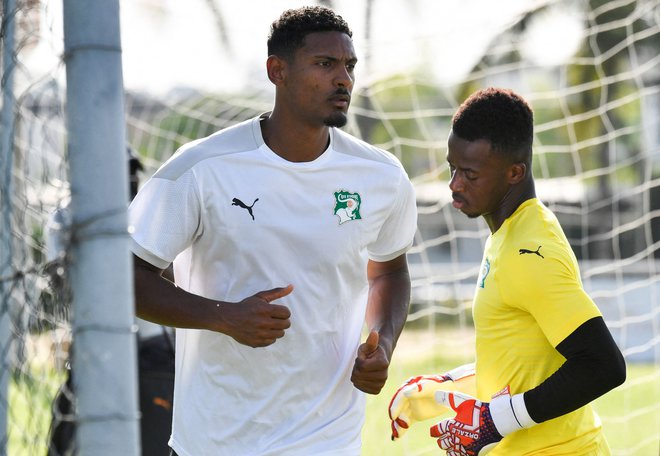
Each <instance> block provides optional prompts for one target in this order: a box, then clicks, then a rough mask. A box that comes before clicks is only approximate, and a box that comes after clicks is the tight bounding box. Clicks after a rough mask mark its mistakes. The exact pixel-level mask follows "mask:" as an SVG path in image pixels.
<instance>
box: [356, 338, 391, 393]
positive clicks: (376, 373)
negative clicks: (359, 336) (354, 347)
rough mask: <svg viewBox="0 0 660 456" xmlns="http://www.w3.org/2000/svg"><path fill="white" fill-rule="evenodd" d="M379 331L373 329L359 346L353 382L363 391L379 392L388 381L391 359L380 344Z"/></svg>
mask: <svg viewBox="0 0 660 456" xmlns="http://www.w3.org/2000/svg"><path fill="white" fill-rule="evenodd" d="M378 339H379V335H378V332H377V331H371V332H370V333H369V336H368V337H367V340H366V341H365V342H364V343H363V344H361V345H360V346H359V347H358V351H357V358H356V359H355V365H354V366H353V374H352V375H351V382H353V385H355V387H356V388H357V389H359V390H361V391H364V392H365V393H369V394H378V393H380V390H381V389H383V386H384V385H385V382H386V381H387V369H388V368H389V366H390V361H389V359H388V358H387V354H386V353H385V349H383V347H381V346H380V345H378Z"/></svg>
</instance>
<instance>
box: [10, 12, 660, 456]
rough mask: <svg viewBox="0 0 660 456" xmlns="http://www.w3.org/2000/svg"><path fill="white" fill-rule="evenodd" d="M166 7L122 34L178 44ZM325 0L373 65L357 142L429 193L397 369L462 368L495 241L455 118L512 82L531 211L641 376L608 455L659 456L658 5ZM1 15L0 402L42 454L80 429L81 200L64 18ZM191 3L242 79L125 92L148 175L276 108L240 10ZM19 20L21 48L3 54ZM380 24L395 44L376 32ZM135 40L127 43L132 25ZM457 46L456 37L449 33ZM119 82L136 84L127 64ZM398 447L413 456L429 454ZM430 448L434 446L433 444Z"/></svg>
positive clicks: (21, 441)
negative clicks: (76, 269)
mask: <svg viewBox="0 0 660 456" xmlns="http://www.w3.org/2000/svg"><path fill="white" fill-rule="evenodd" d="M174 3H175V2H153V1H149V0H139V1H135V2H130V5H129V4H128V3H126V2H123V3H122V8H125V9H126V10H127V12H125V13H123V14H124V15H123V16H122V20H124V21H125V22H124V24H130V23H129V22H128V19H130V16H126V15H129V14H130V15H138V16H139V15H142V16H139V17H140V19H141V20H143V21H146V22H147V23H151V24H152V25H151V26H150V27H147V26H145V28H148V29H149V30H151V31H159V32H160V33H162V34H177V33H181V32H177V30H179V29H178V28H177V27H176V25H177V22H176V21H175V17H176V15H177V14H178V13H179V12H180V11H179V10H178V9H177V8H181V7H180V6H177V5H175V4H174ZM273 3H274V4H276V5H269V6H268V7H264V8H265V9H267V10H269V11H267V12H269V13H271V14H269V16H268V21H270V20H272V18H274V17H276V15H277V14H279V12H280V11H281V10H283V9H284V8H286V7H289V6H298V5H295V4H294V5H291V2H279V3H278V2H273ZM324 3H325V4H328V3H330V4H331V5H332V6H335V7H336V8H337V9H338V10H339V11H340V12H342V13H343V12H344V11H345V14H344V16H345V17H347V19H348V20H349V22H352V23H354V24H355V25H353V27H354V32H355V36H354V39H355V42H356V48H357V49H358V50H359V52H361V53H362V54H361V63H360V65H361V66H362V67H364V68H365V69H363V70H360V71H361V72H360V73H359V74H358V78H359V79H358V81H359V85H358V86H356V89H355V92H354V97H353V101H352V106H351V113H350V122H349V124H348V126H347V127H346V130H347V131H349V132H351V133H353V134H355V135H356V136H358V137H360V138H363V139H365V140H366V141H368V142H370V143H372V144H375V145H377V146H380V147H382V148H384V149H387V150H389V151H391V152H392V153H394V154H395V155H396V156H397V157H398V158H399V159H400V160H401V161H402V163H403V164H404V166H405V168H406V170H407V171H408V173H409V175H410V177H411V179H412V180H413V183H414V184H415V188H416V191H417V195H418V208H419V230H418V232H417V234H416V238H415V244H414V246H413V248H412V250H411V252H410V254H409V261H410V267H411V273H412V278H413V300H412V306H411V312H410V315H409V318H408V325H407V330H406V331H405V332H404V336H402V341H412V342H410V343H411V344H412V347H413V348H410V346H403V345H404V344H400V345H401V346H400V347H399V350H401V351H400V352H397V353H399V354H398V355H397V356H398V357H399V358H405V356H406V355H407V354H410V353H412V352H414V351H415V347H419V346H420V345H423V346H424V347H427V349H428V350H430V351H445V352H452V353H454V354H456V357H457V358H460V359H465V361H466V362H467V361H470V359H469V358H470V357H471V356H472V352H471V350H470V349H469V348H468V347H470V346H471V344H472V342H473V332H472V321H471V315H470V308H471V299H472V296H473V289H474V284H475V281H476V279H477V276H478V272H479V266H480V260H481V253H482V248H483V245H484V243H485V240H486V238H487V236H488V233H489V231H488V228H487V226H486V225H485V223H484V222H483V221H481V220H480V219H478V220H473V219H472V220H471V219H467V218H466V217H464V216H463V215H462V214H460V213H458V212H456V211H455V210H454V209H453V208H452V207H451V202H450V195H449V191H448V190H447V182H448V178H449V175H448V168H447V164H446V161H445V154H446V138H447V135H448V131H449V122H450V120H451V116H452V115H453V113H454V111H455V109H456V108H457V107H458V105H459V104H460V102H461V101H462V100H464V99H465V98H466V97H467V96H468V95H469V94H470V93H472V92H473V91H474V90H476V89H478V88H482V87H486V86H504V87H510V88H513V89H514V90H516V91H517V92H519V93H521V94H522V95H523V96H524V97H525V98H526V99H527V100H528V101H529V102H530V104H531V105H532V107H533V108H534V111H535V132H536V136H535V144H534V153H535V158H534V166H533V172H534V175H535V177H536V180H537V191H538V194H539V197H540V198H541V199H542V200H543V201H544V202H545V203H546V204H547V205H548V206H549V207H550V208H551V209H552V210H553V211H554V212H555V213H556V214H557V216H558V218H559V220H560V222H561V223H562V226H563V227H564V230H565V232H566V234H567V237H568V238H569V241H570V242H571V245H572V247H573V249H574V251H575V253H576V255H577V257H578V260H579V262H580V268H581V272H582V278H583V282H584V284H585V288H586V289H587V291H588V292H589V293H590V295H591V296H592V297H593V299H594V301H595V302H596V303H597V305H598V306H599V308H600V309H601V311H602V312H603V314H604V316H605V319H606V322H607V324H608V326H609V327H610V329H611V330H612V333H613V335H614V336H615V339H616V341H617V343H618V344H619V346H620V348H621V349H622V351H623V353H624V355H625V357H626V360H627V362H628V364H629V370H630V369H632V370H630V372H629V380H628V381H627V382H626V383H625V384H624V385H623V386H622V387H620V388H619V389H617V391H616V392H613V393H610V394H613V395H615V401H614V403H615V405H616V406H611V405H602V406H600V408H599V404H600V403H597V404H596V406H597V409H598V411H599V414H600V416H601V418H602V419H603V423H604V428H605V431H606V434H607V436H608V439H609V440H610V445H611V446H612V450H613V453H614V454H617V455H642V454H649V455H651V454H653V455H654V456H655V455H656V454H657V451H658V446H659V438H658V435H657V429H658V428H660V305H659V304H658V303H660V284H659V280H660V262H659V260H660V55H659V54H658V48H659V45H660V6H659V4H658V2H657V1H656V0H636V1H635V0H614V1H604V0H591V1H586V0H584V1H582V0H581V1H577V2H566V1H561V0H547V1H521V2H511V3H512V4H514V6H515V8H513V9H512V11H509V13H508V15H507V16H506V18H505V19H497V18H496V17H495V16H496V15H495V14H494V12H493V11H491V12H490V14H492V16H493V17H489V10H488V9H487V8H485V4H486V3H488V2H476V1H473V2H469V1H467V0H466V1H465V2H463V3H465V5H464V6H465V8H461V7H460V6H459V4H458V3H457V2H424V1H419V0H418V1H415V2H405V1H403V0H401V1H398V0H397V1H394V2H391V5H390V6H389V7H388V9H386V7H384V6H382V5H381V4H380V3H378V2H372V1H365V2H352V3H350V4H349V3H343V2H324ZM468 3H469V5H468ZM7 4H9V3H8V2H6V1H5V2H4V3H3V10H2V13H3V15H2V17H3V22H2V30H3V34H2V36H3V51H4V52H5V53H4V57H3V65H4V68H5V69H6V71H5V72H3V79H2V90H3V112H7V111H8V112H10V113H11V119H12V122H11V124H8V125H6V124H5V123H3V130H2V132H0V134H1V135H2V138H3V143H2V144H8V146H4V147H3V150H2V151H0V152H1V153H2V160H4V161H3V165H5V164H8V165H9V167H10V170H9V171H10V176H11V177H10V178H6V177H3V181H2V182H0V190H1V201H2V207H1V208H0V210H2V216H3V221H4V222H5V223H4V224H3V228H2V230H3V233H5V234H4V235H3V238H2V239H3V245H2V247H1V249H2V251H3V256H2V259H3V263H2V265H1V266H2V273H1V275H0V279H1V281H0V284H1V288H0V292H1V293H2V307H0V322H2V325H1V326H0V328H5V329H7V328H8V331H7V330H5V331H0V353H2V355H3V356H4V357H5V359H6V365H8V366H9V367H10V369H8V370H6V371H3V373H2V374H1V375H2V379H3V382H5V383H3V384H6V385H7V388H3V389H2V390H0V400H1V401H2V402H3V403H5V404H8V423H9V427H8V442H7V443H8V448H9V450H8V454H12V455H28V454H29V455H32V454H39V453H44V452H45V451H46V447H47V442H48V433H49V428H50V426H51V423H52V422H59V421H62V420H64V421H67V420H72V419H73V416H72V415H67V414H64V415H63V414H61V413H53V411H52V401H53V397H54V396H55V393H56V392H57V390H58V389H59V388H60V387H61V386H62V384H63V381H64V379H65V377H66V375H65V374H66V369H67V360H68V348H69V345H70V343H71V329H70V326H71V325H70V313H71V312H70V304H69V303H70V296H71V294H70V293H71V292H70V290H69V287H68V281H67V271H68V266H67V263H68V261H69V259H68V257H67V252H68V248H67V246H68V245H69V244H70V242H73V241H72V240H71V239H70V236H69V234H70V233H69V231H68V229H67V224H66V219H65V218H64V219H63V218H61V217H60V218H58V216H57V214H58V212H57V209H58V207H62V206H63V205H65V204H66V201H67V198H68V196H69V192H70V189H69V184H68V182H69V179H68V165H67V153H66V128H65V121H64V106H65V100H64V82H63V81H64V72H65V66H64V63H63V59H62V48H63V38H62V18H61V11H62V8H61V4H59V3H58V2H44V1H39V0H20V1H18V2H17V6H16V8H15V9H14V10H11V11H10V10H7V9H6V8H7V7H6V5H7ZM440 5H444V6H440ZM479 6H481V9H483V12H482V13H481V14H479V13H473V14H472V16H471V17H470V18H469V21H470V22H466V19H465V18H464V17H463V16H461V15H460V14H459V13H461V11H463V9H469V8H468V7H479ZM185 8H186V9H187V10H189V11H193V10H195V11H197V12H198V14H199V15H201V16H204V15H206V16H209V18H208V21H210V25H207V26H208V27H209V28H210V30H212V31H213V33H215V34H216V35H213V36H212V37H211V38H210V39H212V40H217V41H218V42H219V43H221V45H222V46H224V48H223V50H222V52H223V54H224V55H226V56H229V57H233V58H234V59H235V60H236V62H237V63H240V64H241V65H243V67H241V68H238V69H237V70H236V71H237V72H238V73H239V74H244V75H247V76H246V77H245V78H243V79H242V81H241V84H240V87H239V88H236V87H235V83H234V82H235V81H234V82H232V84H228V83H227V88H225V89H222V88H219V87H222V85H223V79H222V77H219V76H218V77H216V79H218V81H216V82H217V84H218V86H219V87H218V86H216V87H213V88H209V86H208V84H201V83H200V84H198V85H196V84H195V81H193V82H185V81H184V82H182V83H180V84H179V85H178V86H177V87H171V88H170V90H160V91H155V92H154V91H149V90H145V88H144V87H141V86H140V84H138V83H135V84H129V83H128V81H129V79H128V78H127V84H126V99H125V106H126V125H127V134H128V142H129V144H130V146H131V147H132V148H133V149H134V150H135V151H136V153H137V154H138V155H139V157H140V159H141V161H142V164H143V165H144V168H145V169H144V171H143V173H142V176H141V177H143V178H146V177H147V176H149V175H151V174H152V173H153V172H154V171H155V170H156V169H157V168H158V166H159V165H160V164H162V163H163V161H165V160H166V159H167V158H169V157H170V156H171V155H172V154H173V153H174V152H175V151H176V149H177V148H178V147H179V146H181V145H182V144H184V143H186V142H187V141H190V140H192V139H196V138H199V137H202V136H206V135H208V134H210V133H212V132H214V131H217V130H219V129H221V128H224V127H227V126H230V125H233V124H235V123H237V122H239V121H242V120H245V119H248V118H250V117H252V116H254V115H256V114H259V113H261V112H264V111H267V110H269V109H270V107H271V104H272V93H273V92H272V90H270V89H269V88H268V84H267V81H266V80H265V79H264V77H263V75H261V76H253V75H256V74H260V72H261V69H260V68H261V65H262V63H261V62H260V63H259V67H258V68H256V67H253V66H251V64H252V62H251V61H250V59H249V58H246V57H240V55H241V49H242V48H245V49H250V47H249V45H248V42H247V41H246V40H247V38H245V39H244V40H243V41H242V40H241V39H237V38H232V36H233V32H236V34H238V31H237V29H236V27H237V26H236V25H233V24H243V23H244V22H245V19H244V18H243V16H241V14H245V12H240V11H239V10H237V9H236V8H237V7H235V6H232V5H231V4H227V3H226V2H220V1H215V2H214V1H213V0H209V1H206V2H190V3H189V4H188V3H186V7H185ZM271 8H272V11H270V9H271ZM443 8H444V9H443ZM502 8H504V6H502ZM477 11H480V10H479V9H477ZM431 12H432V13H435V14H436V16H437V17H438V18H440V17H444V16H447V17H449V18H451V17H456V18H457V19H456V22H457V23H458V26H457V27H463V29H460V28H459V29H458V30H455V29H453V28H452V27H451V23H450V22H451V21H450V20H449V19H446V20H445V21H446V23H444V22H443V24H444V28H445V29H448V30H449V31H447V30H443V27H442V26H437V27H430V28H428V27H427V28H424V27H422V25H424V24H426V23H427V22H428V21H429V18H428V17H429V16H430V15H431V14H430V13H431ZM399 13H401V14H399ZM190 14H192V13H190ZM452 15H453V16H452ZM125 16H126V17H125ZM201 16H200V17H201ZM405 17H408V18H409V19H410V23H408V25H407V26H408V29H404V27H405V26H406V23H405V22H404V19H405ZM497 17H499V16H497ZM394 18H397V19H398V20H397V21H395V22H396V24H393V23H392V20H393V19H394ZM461 18H462V19H461ZM11 19H13V20H14V23H15V27H16V33H15V36H16V38H15V41H14V45H13V48H12V49H6V43H7V40H6V31H7V30H8V28H7V24H8V21H9V20H11ZM351 19H355V20H351ZM461 20H462V22H461ZM489 20H490V22H489ZM150 21H151V22H150ZM388 21H389V22H388ZM498 21H499V22H498ZM255 22H257V21H255ZM265 24H266V25H265V26H263V27H262V28H263V29H267V25H268V22H266V23H265ZM385 26H387V27H389V28H390V29H391V30H390V32H391V33H389V34H385V33H383V32H382V30H381V29H382V28H383V27H385ZM416 26H418V27H416ZM470 26H472V27H476V28H488V27H490V28H491V29H492V30H490V33H488V34H486V35H487V36H486V37H485V38H481V46H480V50H479V52H477V53H474V55H472V54H470V55H468V54H469V53H468V51H467V50H464V51H463V52H464V53H465V55H462V56H461V57H462V59H458V58H456V56H454V55H452V54H450V53H449V54H448V50H447V48H461V47H460V46H459V44H461V42H462V41H466V40H468V39H469V38H471V37H472V35H473V39H474V41H479V40H480V38H479V37H478V35H479V34H477V33H476V32H475V33H473V34H471V32H470V31H469V30H471V29H470ZM122 27H124V25H123V26H122ZM200 27H201V25H200ZM232 27H234V28H232ZM255 27H256V25H255ZM387 27H386V28H387ZM125 28H126V30H124V31H123V33H124V32H125V33H126V34H127V36H130V33H131V29H130V26H129V25H126V27H125ZM266 31H267V30H266ZM266 31H264V30H258V31H254V30H253V31H252V33H253V34H254V35H255V36H257V35H258V36H261V35H259V33H261V32H263V34H264V38H263V39H262V40H261V41H262V42H263V41H265V33H266ZM379 32H380V34H379ZM450 32H454V35H452V36H449V37H448V36H447V34H448V33H450ZM154 33H156V32H154ZM241 36H244V35H241ZM223 37H224V38H223ZM179 38H180V39H181V40H186V39H187V38H184V37H179ZM186 42H187V41H186ZM137 43H138V42H137V40H135V41H127V40H126V39H125V40H124V43H123V47H124V52H125V53H126V54H130V52H131V49H132V48H133V47H136V46H137ZM188 46H189V48H188V49H187V50H184V51H181V53H179V54H175V53H173V52H172V53H171V54H170V55H169V57H168V58H171V59H172V61H174V62H177V61H182V62H187V60H186V58H187V56H186V55H184V53H185V52H186V51H187V52H188V53H190V50H191V49H193V48H194V46H197V43H195V42H189V43H188ZM466 49H467V48H466ZM154 52H155V51H154ZM264 52H265V50H264ZM459 52H460V51H459ZM260 55H261V54H260ZM218 58H220V57H218ZM402 60H405V61H406V62H407V63H406V64H401V63H400V61H402ZM203 63H204V62H199V64H200V65H201V66H203ZM125 71H126V74H127V75H129V74H133V73H135V70H130V71H129V67H128V66H126V68H125ZM131 71H132V72H133V73H131ZM197 71H200V70H199V69H198V70H197ZM9 72H11V74H12V76H13V85H11V86H10V85H9V84H8V81H9V80H10V79H9V78H8V75H9ZM165 78H167V76H165ZM173 78H174V76H173ZM228 78H229V76H228ZM233 78H234V79H235V76H234V77H233ZM228 80H229V79H227V81H228ZM3 119H4V118H3ZM5 126H7V127H12V128H4V127H5ZM61 215H62V214H60V216H61ZM393 367H394V368H395V369H400V371H398V372H395V373H394V376H396V375H399V376H404V377H405V376H406V375H408V374H413V372H404V367H399V364H396V365H395V366H393ZM631 373H632V374H634V375H632V376H631V375H630V374H631ZM610 403H611V401H610ZM367 423H368V425H369V419H368V422H367ZM635 429H642V430H644V429H646V430H647V432H643V433H642V434H641V435H642V437H635V438H634V440H633V437H629V436H630V435H634V436H639V435H640V433H635V432H633V430H635ZM368 431H369V428H367V432H368ZM402 447H403V448H404V450H403V451H404V453H402V454H420V453H419V452H415V451H416V450H412V449H409V450H405V445H403V446H402ZM428 451H429V452H428V454H431V453H432V452H435V451H437V449H436V448H434V447H433V446H431V445H429V447H428ZM367 454H368V453H367Z"/></svg>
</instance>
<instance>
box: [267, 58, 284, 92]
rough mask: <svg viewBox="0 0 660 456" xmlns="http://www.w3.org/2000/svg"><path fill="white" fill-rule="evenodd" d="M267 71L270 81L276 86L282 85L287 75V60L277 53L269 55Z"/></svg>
mask: <svg viewBox="0 0 660 456" xmlns="http://www.w3.org/2000/svg"><path fill="white" fill-rule="evenodd" d="M266 71H267V73H268V79H270V82H272V83H273V84H275V85H276V86H278V85H282V83H283V81H284V79H285V76H286V61H285V60H284V59H282V58H280V57H278V56H276V55H271V56H268V60H266Z"/></svg>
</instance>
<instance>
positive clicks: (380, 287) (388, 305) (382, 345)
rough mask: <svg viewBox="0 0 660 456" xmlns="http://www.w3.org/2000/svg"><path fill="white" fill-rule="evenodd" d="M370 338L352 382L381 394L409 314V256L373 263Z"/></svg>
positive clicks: (369, 271)
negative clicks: (407, 258) (407, 257)
mask: <svg viewBox="0 0 660 456" xmlns="http://www.w3.org/2000/svg"><path fill="white" fill-rule="evenodd" d="M367 278H368V280H369V300H368V303H367V315H366V320H367V327H368V328H369V331H370V333H369V336H368V337H367V340H366V341H365V343H363V344H362V345H360V347H359V348H358V354H357V358H356V360H355V365H354V367H353V374H352V376H351V381H352V382H353V384H354V385H355V387H356V388H358V389H360V390H362V391H364V392H365V393H369V394H378V393H379V392H380V390H381V389H382V388H383V386H384V385H385V382H386V381H387V370H388V368H389V365H390V360H391V359H392V353H393V352H394V347H395V346H396V342H397V340H398V338H399V335H400V334H401V330H402V329H403V325H404V324H405V322H406V317H407V315H408V306H409V303H410V274H409V272H408V263H407V260H406V256H405V254H404V255H401V256H399V257H397V258H395V259H393V260H390V261H386V262H376V261H369V264H368V266H367Z"/></svg>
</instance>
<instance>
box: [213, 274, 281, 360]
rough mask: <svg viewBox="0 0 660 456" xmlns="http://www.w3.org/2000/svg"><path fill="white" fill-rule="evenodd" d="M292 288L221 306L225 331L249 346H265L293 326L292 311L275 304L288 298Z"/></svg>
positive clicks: (274, 289) (265, 292) (266, 292)
mask: <svg viewBox="0 0 660 456" xmlns="http://www.w3.org/2000/svg"><path fill="white" fill-rule="evenodd" d="M292 291H293V285H288V286H286V287H278V288H273V289H270V290H265V291H260V292H259V293H256V294H254V295H252V296H250V297H249V298H245V299H244V300H242V301H240V302H238V303H221V304H218V307H219V309H218V311H219V312H220V318H221V319H222V322H223V323H222V324H223V329H222V332H223V333H225V334H227V335H228V336H230V337H232V338H233V339H234V340H236V342H238V343H241V344H243V345H247V346H250V347H266V346H268V345H271V344H274V343H275V341H276V340H277V339H279V338H280V337H283V336H284V331H285V330H286V329H288V328H289V327H290V326H291V322H290V321H289V317H290V316H291V311H290V310H289V309H288V308H287V307H285V306H281V305H278V304H272V302H273V301H275V300H277V299H280V298H283V297H284V296H287V295H288V294H290V293H291V292H292Z"/></svg>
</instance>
